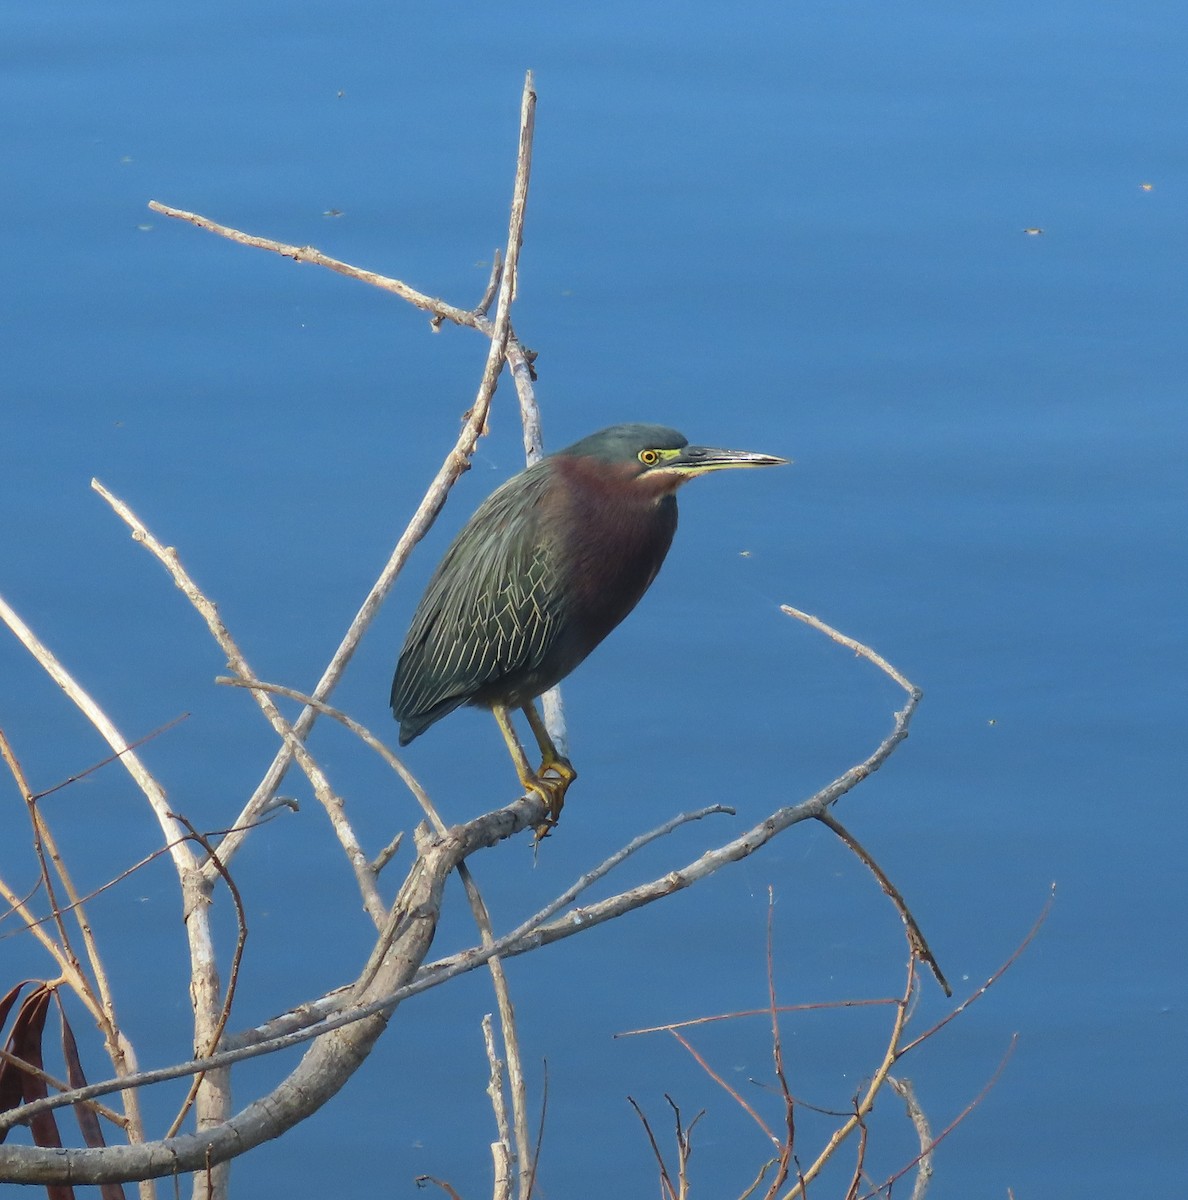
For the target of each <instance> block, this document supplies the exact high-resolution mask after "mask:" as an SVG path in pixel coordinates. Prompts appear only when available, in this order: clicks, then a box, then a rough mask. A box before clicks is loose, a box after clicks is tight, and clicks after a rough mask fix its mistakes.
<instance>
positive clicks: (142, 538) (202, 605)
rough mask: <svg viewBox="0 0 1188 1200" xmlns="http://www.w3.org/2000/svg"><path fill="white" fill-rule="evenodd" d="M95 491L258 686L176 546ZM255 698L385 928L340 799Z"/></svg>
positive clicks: (264, 698) (215, 871) (263, 699)
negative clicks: (289, 753) (322, 811)
mask: <svg viewBox="0 0 1188 1200" xmlns="http://www.w3.org/2000/svg"><path fill="white" fill-rule="evenodd" d="M91 487H92V488H94V490H95V491H96V492H98V493H99V495H100V496H102V497H103V499H104V500H106V501H107V503H108V504H110V505H111V507H112V508H113V509H114V510H115V512H116V513H117V514H118V516H119V517H120V518H121V519H122V520H123V521H124V523H125V524H126V525H127V526H128V528H129V529H130V530H131V531H132V540H133V541H136V542H139V543H140V544H141V545H143V546H144V547H145V548H146V549H147V550H148V551H149V553H150V554H152V555H153V557H154V558H155V559H156V560H157V561H158V562H159V563H160V564H161V565H162V566H163V567H164V568H165V570H166V571H168V572H169V575H170V578H171V579H172V580H173V582H174V583H175V584H176V585H177V587H178V589H179V590H180V591H181V592H182V594H183V595H184V596H185V597H186V599H187V600H189V602H190V604H191V605H192V606H193V608H194V610H195V611H196V612H197V613H198V615H199V616H200V617H201V618H202V620H203V621H204V622H205V624H206V627H207V629H208V630H209V632H210V635H211V637H213V638H214V640H215V642H216V643H217V644H218V647H219V649H220V650H221V651H222V652H223V654H224V655H226V658H227V665H228V666H229V667H230V668H231V669H232V670H233V671H234V672H235V673H236V675H238V676H239V678H240V679H243V680H245V681H247V682H252V683H254V682H255V681H256V674H255V672H254V671H253V670H252V668H251V667H250V666H249V664H248V661H247V658H246V657H245V656H244V653H243V651H242V650H241V649H240V648H239V644H238V643H237V642H236V640H235V638H234V637H233V636H232V634H231V631H230V630H229V629H228V628H227V626H226V624H224V622H223V619H222V617H220V616H219V610H218V606H217V605H216V604H215V602H214V601H213V600H211V599H210V597H209V596H207V595H206V593H205V592H204V591H203V590H202V589H201V588H200V587H199V586H198V584H197V583H196V582H195V581H194V579H193V577H192V576H191V575H190V573H189V572H188V571H187V570H186V568H185V567H184V566H183V565H182V561H181V558H180V557H179V556H178V553H177V551H176V550H175V549H174V548H173V547H172V546H166V545H163V544H162V543H161V542H160V541H159V540H158V539H157V538H156V537H155V536H154V535H153V533H152V532H151V531H150V530H149V529H148V527H147V526H146V525H145V523H144V522H143V521H142V520H141V519H140V518H139V517H138V516H137V515H136V514H135V513H134V512H133V511H132V509H131V508H130V507H129V506H128V504H126V503H125V502H124V501H123V500H121V499H120V498H119V497H117V496H114V495H113V494H112V493H111V492H109V491H108V490H107V488H105V487H104V486H103V484H101V483H100V482H99V480H97V479H92V480H91ZM252 698H253V699H254V700H255V701H256V704H257V705H258V706H259V708H260V711H261V712H262V713H263V714H264V717H265V719H266V720H267V721H268V723H269V724H270V725H271V726H272V728H273V730H274V731H275V732H276V734H277V735H278V736H279V737H280V739H281V741H282V743H284V744H285V745H287V746H288V747H289V748H290V750H291V751H292V753H293V755H294V756H295V757H296V759H297V761H298V763H299V764H300V765H301V769H302V770H303V771H304V772H305V775H306V778H307V779H308V780H309V782H310V785H311V786H312V787H313V790H314V795H315V796H317V798H318V801H319V803H320V804H321V805H322V807H323V808H324V809H325V810H326V814H327V816H329V818H330V823H331V825H332V826H333V828H334V832H335V835H336V836H337V837H338V841H339V844H340V845H341V846H342V849H343V852H344V853H345V854H346V857H347V861H348V862H349V863H350V864H351V869H352V870H353V871H354V873H355V882H356V884H357V886H358V888H359V892H360V895H361V896H362V898H363V906H364V908H365V909H366V910H367V912H368V915H369V916H370V917H371V919H372V920H373V921H374V922H375V924H376V926H377V927H378V926H379V925H381V924H382V923H383V919H384V902H383V900H382V899H381V898H380V894H379V888H378V887H377V886H376V881H375V875H374V873H373V872H372V870H371V864H370V863H369V862H368V860H367V856H366V855H365V854H364V852H363V848H362V846H361V845H360V844H359V839H358V837H357V836H356V835H355V831H354V829H353V828H352V826H351V823H350V821H349V820H348V819H347V815H346V807H345V805H344V804H343V802H342V799H341V797H339V796H338V795H337V793H335V791H334V789H333V788H332V787H331V786H330V781H329V780H328V779H327V778H326V775H325V772H324V771H323V770H322V768H321V767H320V766H319V765H318V763H317V762H316V761H315V759H314V757H313V755H312V754H310V753H309V751H308V750H307V749H306V747H305V745H304V744H303V743H302V741H301V740H300V739H299V738H298V737H297V736H296V733H295V732H294V729H293V726H291V725H290V724H289V722H288V720H286V718H285V716H284V714H283V713H282V712H281V711H280V709H279V708H278V707H277V706H276V704H275V703H274V702H273V700H272V697H271V696H269V695H268V693H267V692H266V691H264V690H262V689H256V690H254V691H253V692H252ZM235 836H236V835H230V836H229V837H228V839H227V840H228V841H231V842H232V844H233V845H234V844H235V843H234V840H233V839H234V837H235ZM227 857H228V856H227V855H226V854H225V853H223V852H222V851H221V852H220V859H221V861H222V866H224V867H225V866H226V860H227ZM203 873H204V875H205V876H206V878H207V879H208V880H213V878H214V877H215V876H217V875H219V874H221V868H220V865H219V864H216V863H215V862H214V861H213V860H212V859H210V858H209V857H208V858H207V860H206V862H205V863H204V865H203Z"/></svg>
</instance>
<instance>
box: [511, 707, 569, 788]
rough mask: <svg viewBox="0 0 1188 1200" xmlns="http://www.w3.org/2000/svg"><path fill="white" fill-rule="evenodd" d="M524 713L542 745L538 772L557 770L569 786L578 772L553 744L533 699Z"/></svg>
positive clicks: (539, 743)
mask: <svg viewBox="0 0 1188 1200" xmlns="http://www.w3.org/2000/svg"><path fill="white" fill-rule="evenodd" d="M523 713H524V716H526V717H527V718H528V724H529V725H531V726H532V734H533V736H534V737H535V738H536V744H537V745H538V746H539V747H540V756H541V761H540V771H539V772H538V774H540V775H543V774H544V773H545V772H546V771H549V770H551V771H555V772H556V773H557V774H558V775H559V776H560V777H561V778H562V779H564V780H565V783H566V786H568V785H569V784H571V783H572V782H573V781H574V780H575V779H576V778H577V772H576V771H575V770H574V769H573V763H571V762H570V761H569V759H567V758H566V757H565V755H564V754H562V753H561V751H560V750H558V749H557V747H556V746H555V745H554V744H553V739H552V737H551V736H550V735H549V731H548V728H547V727H546V725H545V723H544V721H543V720H542V719H541V715H540V713H538V712H537V711H536V705H535V704H533V703H532V701H531V700H529V701H528V703H527V704H525V705H524V708H523Z"/></svg>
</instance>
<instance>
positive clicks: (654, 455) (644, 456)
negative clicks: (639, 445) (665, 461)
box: [639, 450, 660, 467]
mask: <svg viewBox="0 0 1188 1200" xmlns="http://www.w3.org/2000/svg"><path fill="white" fill-rule="evenodd" d="M639 461H640V462H641V463H643V465H644V466H645V467H654V466H655V465H656V464H657V463H658V462H659V461H660V454H659V451H656V450H641V451H640V452H639Z"/></svg>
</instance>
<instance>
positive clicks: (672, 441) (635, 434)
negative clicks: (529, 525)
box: [558, 425, 788, 497]
mask: <svg viewBox="0 0 1188 1200" xmlns="http://www.w3.org/2000/svg"><path fill="white" fill-rule="evenodd" d="M558 455H559V456H566V457H569V458H576V459H583V460H586V461H593V462H595V463H598V464H600V466H601V467H603V468H604V469H605V472H606V475H607V476H608V477H611V478H614V479H615V480H617V481H621V482H623V483H626V484H630V485H631V486H632V487H633V488H635V489H637V490H638V491H640V492H644V493H646V494H648V495H652V496H657V497H659V496H665V495H669V494H671V493H672V492H675V491H676V489H677V488H678V487H680V485H681V484H682V483H685V482H686V481H687V480H690V479H693V478H695V477H696V476H698V475H705V474H708V473H709V472H710V471H725V470H729V469H731V468H734V467H776V466H780V465H782V464H784V463H787V462H788V459H786V458H777V457H776V456H775V455H773V454H757V453H755V452H754V451H751V450H724V449H721V448H719V447H716V446H690V445H689V439H688V438H686V437H685V436H684V434H682V433H678V432H677V431H676V430H675V429H669V428H667V427H666V426H664V425H612V426H610V427H609V428H608V429H600V430H599V431H598V432H597V433H592V434H590V435H589V436H588V437H584V438H582V440H581V441H580V442H574V444H573V445H572V446H568V447H566V449H564V450H561V451H558Z"/></svg>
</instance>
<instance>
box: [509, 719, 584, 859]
mask: <svg viewBox="0 0 1188 1200" xmlns="http://www.w3.org/2000/svg"><path fill="white" fill-rule="evenodd" d="M491 713H492V715H493V716H494V717H495V720H496V722H497V723H498V725H499V732H500V733H502V734H503V740H504V741H505V742H506V743H507V750H508V753H509V754H510V755H511V757H512V762H513V763H515V766H516V774H517V775H518V776H519V777H520V783H521V785H522V786H523V787H524V790H525V791H526V792H532V793H534V794H535V795H537V796H539V797H540V798H541V799H542V800H543V801H544V802H545V804H546V805H547V806H548V810H549V815H548V816H547V817H546V818H545V820H544V821H543V822H542V823H541V824H540V825H538V826H537V827H536V837H537V840H538V841H539V839H540V838H542V837H547V836H548V833H549V830H550V829H552V828H553V826H554V825H556V824H557V818H558V817H559V816H560V815H561V809H562V807H563V805H564V804H565V789H566V788H567V787H569V784H570V782H571V781H572V779H573V778H574V770H573V768H572V767H571V766H569V763H568V762H567V761H566V760H565V759H564V758H562V756H561V755H560V754H558V753H557V750H556V747H553V749H552V756H551V757H552V760H553V761H550V762H547V763H545V764H544V765H543V766H542V767H541V772H540V773H537V772H536V771H533V769H532V768H531V767H530V766H529V765H528V756H527V755H526V754H525V753H524V747H523V746H522V745H521V744H520V739H519V738H518V737H517V736H516V731H515V728H514V727H513V725H512V723H511V714H510V713H509V712H508V711H507V705H505V704H493V705H491ZM533 715H534V716H535V713H534V714H533ZM530 720H531V718H530ZM537 724H540V727H541V729H544V724H543V722H541V720H540V718H539V717H538V716H537V717H536V720H535V722H533V732H534V733H535V732H536V725H537ZM545 737H546V738H548V734H547V733H546V734H545ZM538 740H539V738H538ZM549 745H550V746H551V747H552V746H553V744H552V740H551V739H550V740H549ZM542 753H544V751H543V748H542ZM546 757H549V756H548V755H547V754H546ZM549 768H551V769H552V770H553V771H554V772H555V774H553V775H545V774H544V773H543V772H544V771H545V770H546V769H549Z"/></svg>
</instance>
